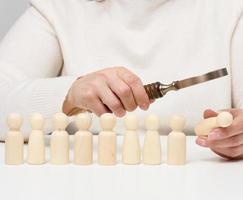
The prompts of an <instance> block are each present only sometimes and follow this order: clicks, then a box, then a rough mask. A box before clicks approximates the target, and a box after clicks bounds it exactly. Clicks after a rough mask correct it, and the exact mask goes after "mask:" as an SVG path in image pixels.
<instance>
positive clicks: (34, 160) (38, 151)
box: [27, 113, 45, 165]
mask: <svg viewBox="0 0 243 200" xmlns="http://www.w3.org/2000/svg"><path fill="white" fill-rule="evenodd" d="M30 126H31V128H32V131H31V133H30V137H29V143H28V159H27V162H28V163H29V164H33V165H40V164H43V163H45V136H44V131H43V128H44V118H43V116H42V115H41V114H39V113H34V114H32V115H31V116H30Z"/></svg>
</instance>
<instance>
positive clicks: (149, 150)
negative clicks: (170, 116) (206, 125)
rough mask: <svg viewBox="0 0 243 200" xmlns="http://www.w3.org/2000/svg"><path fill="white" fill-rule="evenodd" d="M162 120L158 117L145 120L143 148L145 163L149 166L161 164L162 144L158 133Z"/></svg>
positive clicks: (152, 116)
mask: <svg viewBox="0 0 243 200" xmlns="http://www.w3.org/2000/svg"><path fill="white" fill-rule="evenodd" d="M159 126H160V120H159V118H158V117H157V116H156V115H149V116H148V117H146V119H145V128H146V129H147V132H146V133H145V138H144V146H143V163H144V164H147V165H159V164H161V143H160V135H159V132H158V129H159Z"/></svg>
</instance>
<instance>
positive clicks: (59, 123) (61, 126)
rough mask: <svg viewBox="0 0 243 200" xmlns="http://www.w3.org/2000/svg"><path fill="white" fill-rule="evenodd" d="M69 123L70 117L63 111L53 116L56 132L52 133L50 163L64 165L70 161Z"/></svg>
mask: <svg viewBox="0 0 243 200" xmlns="http://www.w3.org/2000/svg"><path fill="white" fill-rule="evenodd" d="M67 125H68V117H67V116H66V115H65V114H63V113H57V114H55V115H54V116H53V128H54V130H55V131H54V132H53V133H52V135H51V142H50V150H51V159H50V163H51V164H55V165H64V164H68V163H69V135H68V133H67V131H65V129H66V127H67Z"/></svg>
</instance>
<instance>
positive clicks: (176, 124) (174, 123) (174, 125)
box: [170, 115, 186, 131]
mask: <svg viewBox="0 0 243 200" xmlns="http://www.w3.org/2000/svg"><path fill="white" fill-rule="evenodd" d="M185 125H186V119H185V117H183V116H178V115H174V116H172V117H171V119H170V128H171V129H172V130H173V131H182V130H183V129H184V127H185Z"/></svg>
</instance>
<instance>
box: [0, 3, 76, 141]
mask: <svg viewBox="0 0 243 200" xmlns="http://www.w3.org/2000/svg"><path fill="white" fill-rule="evenodd" d="M62 65H63V58H62V52H61V49H60V45H59V43H58V39H57V37H56V35H55V32H54V30H53V28H52V26H51V24H50V23H49V22H48V21H47V20H46V19H45V18H44V17H43V16H42V15H41V14H40V13H39V12H38V11H37V10H36V9H35V8H33V7H30V8H29V9H28V10H27V11H26V12H25V13H24V14H23V16H22V17H21V18H20V19H19V20H18V21H17V22H16V23H15V25H14V26H13V27H12V28H11V30H10V31H9V33H8V34H7V35H6V37H5V38H4V39H3V40H2V41H1V43H0V70H1V73H0V91H1V92H0V99H1V103H0V136H1V139H3V138H4V135H5V133H6V131H7V127H6V117H7V115H8V114H9V113H10V112H20V113H21V114H22V115H23V116H24V124H23V128H22V131H23V133H24V135H25V136H27V135H28V133H29V131H30V127H29V123H28V118H29V115H30V113H32V112H40V113H42V114H43V115H44V117H45V119H46V126H45V131H46V132H49V131H51V127H50V118H51V116H52V115H53V114H54V113H56V112H61V109H62V103H63V101H64V99H65V96H66V94H67V92H68V90H69V88H70V87H71V84H72V83H73V81H74V80H75V79H76V77H69V76H63V77H58V74H60V72H61V70H62Z"/></svg>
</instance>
